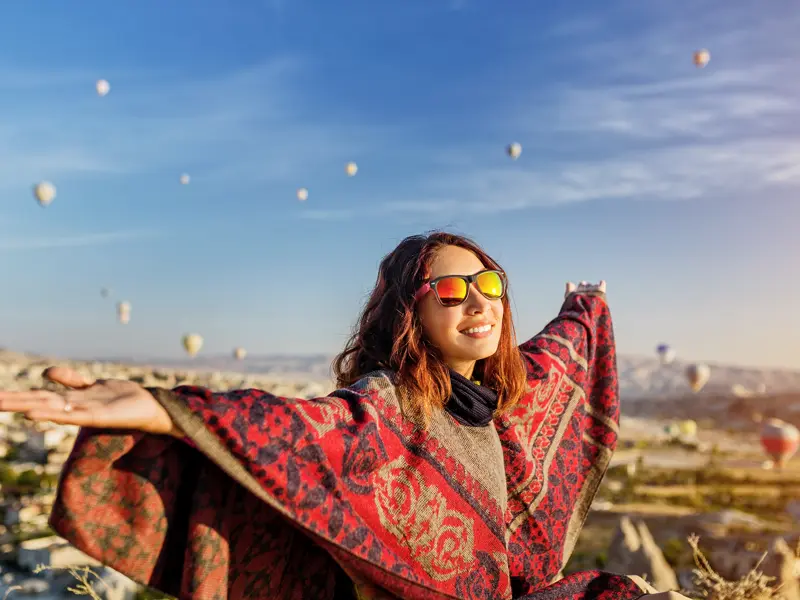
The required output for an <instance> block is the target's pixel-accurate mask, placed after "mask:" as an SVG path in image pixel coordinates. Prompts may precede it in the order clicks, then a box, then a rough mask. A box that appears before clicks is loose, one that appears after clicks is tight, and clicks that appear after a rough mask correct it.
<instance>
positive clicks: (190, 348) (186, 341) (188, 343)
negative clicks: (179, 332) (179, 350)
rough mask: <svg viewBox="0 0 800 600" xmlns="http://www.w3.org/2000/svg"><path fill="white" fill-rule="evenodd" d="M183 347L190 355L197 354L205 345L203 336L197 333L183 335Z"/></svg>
mask: <svg viewBox="0 0 800 600" xmlns="http://www.w3.org/2000/svg"><path fill="white" fill-rule="evenodd" d="M183 347H184V349H185V350H186V353H187V354H188V355H189V356H195V355H196V354H197V353H198V352H200V348H202V347H203V336H201V335H198V334H196V333H190V334H188V335H185V336H183Z"/></svg>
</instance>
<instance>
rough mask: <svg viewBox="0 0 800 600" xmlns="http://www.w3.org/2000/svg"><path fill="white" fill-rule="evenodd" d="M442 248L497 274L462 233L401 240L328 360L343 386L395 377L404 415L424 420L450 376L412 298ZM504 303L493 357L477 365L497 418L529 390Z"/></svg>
mask: <svg viewBox="0 0 800 600" xmlns="http://www.w3.org/2000/svg"><path fill="white" fill-rule="evenodd" d="M444 246H458V247H460V248H464V249H466V250H469V251H470V252H472V253H473V254H475V255H476V256H477V257H478V258H479V259H480V260H481V262H482V263H483V265H484V266H485V267H486V268H489V269H501V267H500V265H498V264H497V262H496V261H495V260H494V259H492V258H491V257H490V256H489V255H488V254H486V252H484V251H483V249H481V247H480V246H478V244H476V243H475V242H474V241H472V240H470V239H469V238H466V237H463V236H460V235H456V234H453V233H446V232H441V231H437V232H433V233H430V234H428V235H413V236H410V237H407V238H405V239H404V240H403V241H402V242H400V244H399V245H398V246H397V248H395V249H394V250H393V251H392V252H390V253H389V254H387V255H386V256H385V257H384V258H383V260H382V261H381V264H380V267H379V269H378V280H377V282H376V284H375V289H373V290H372V294H371V295H370V297H369V300H368V301H367V304H366V306H365V307H364V310H363V312H362V313H361V316H360V317H359V319H358V322H357V324H356V326H355V328H354V333H353V335H352V336H351V337H350V339H349V341H348V342H347V344H346V345H345V348H344V350H343V351H342V353H341V354H339V355H338V356H337V357H336V358H335V359H334V361H333V373H334V375H335V376H336V380H337V384H338V385H339V386H341V387H347V386H349V385H352V384H353V383H355V382H356V381H358V380H359V379H361V378H362V377H363V376H364V375H366V374H367V373H370V372H373V371H378V370H389V371H392V372H393V373H394V381H395V384H396V385H397V387H398V389H399V391H400V392H401V393H400V397H401V399H403V404H404V409H406V410H410V411H412V412H421V413H422V415H423V417H424V420H425V421H426V422H427V420H428V418H429V417H430V414H431V411H432V409H433V408H434V407H440V408H441V407H444V405H445V402H446V401H447V399H448V398H449V397H450V393H451V386H450V371H449V367H448V366H447V365H446V364H445V362H444V361H443V359H442V355H441V353H440V352H439V350H438V348H436V347H435V346H434V345H433V344H432V343H431V342H430V341H429V340H427V338H426V337H425V336H424V335H423V332H422V323H421V321H420V318H419V315H418V313H417V311H416V310H415V308H414V294H415V293H416V291H417V290H418V289H419V287H420V286H421V285H422V284H423V283H424V282H425V279H426V278H427V277H428V276H429V273H430V266H431V263H432V262H433V259H434V257H435V256H436V253H437V252H438V251H439V250H440V249H441V248H443V247H444ZM502 302H503V323H502V331H501V333H500V343H499V345H498V347H497V352H495V354H494V355H492V356H490V357H488V358H486V359H483V360H481V361H478V363H477V364H476V366H475V372H476V374H478V375H479V377H480V379H481V384H482V385H484V386H486V387H489V388H491V389H493V390H494V391H495V392H497V400H498V406H497V413H496V414H500V413H503V412H507V411H508V410H510V409H511V408H512V407H513V406H515V405H516V404H517V402H519V400H520V399H521V398H522V396H523V394H525V392H526V389H527V381H526V371H525V365H524V362H523V360H522V355H521V353H520V351H519V349H518V347H517V342H516V335H515V333H514V323H513V320H512V317H511V306H510V303H509V296H508V293H506V295H505V296H504V297H503V299H502Z"/></svg>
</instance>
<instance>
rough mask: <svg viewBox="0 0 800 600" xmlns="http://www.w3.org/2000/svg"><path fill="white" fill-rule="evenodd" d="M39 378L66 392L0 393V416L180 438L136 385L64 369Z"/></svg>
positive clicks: (53, 369)
mask: <svg viewBox="0 0 800 600" xmlns="http://www.w3.org/2000/svg"><path fill="white" fill-rule="evenodd" d="M43 377H44V378H45V379H48V380H50V381H52V382H55V383H60V384H61V385H64V386H66V387H67V388H70V389H69V390H68V391H66V392H63V393H58V392H51V391H48V390H29V391H24V392H2V391H0V412H20V413H23V414H24V415H25V416H26V417H27V418H28V419H31V420H32V421H51V422H53V423H61V424H64V425H79V426H81V427H96V428H103V429H106V428H107V429H138V430H140V431H144V432H147V433H158V434H168V435H172V436H175V437H181V436H182V433H181V432H180V430H179V429H178V428H176V427H175V426H174V425H173V423H172V419H171V418H170V416H169V414H168V413H167V411H166V410H165V409H164V407H163V406H161V405H160V404H159V403H158V401H157V400H156V399H155V398H154V397H153V395H152V394H151V393H150V392H148V391H147V390H146V389H144V388H143V387H142V386H140V385H139V384H137V383H134V382H132V381H127V380H124V379H105V380H103V379H101V380H97V381H93V380H89V379H86V378H85V377H84V376H83V375H81V374H80V373H78V372H77V371H75V370H73V369H68V368H64V367H50V368H49V369H47V370H46V371H45V372H44V374H43Z"/></svg>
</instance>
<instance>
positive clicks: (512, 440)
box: [498, 282, 619, 594]
mask: <svg viewBox="0 0 800 600" xmlns="http://www.w3.org/2000/svg"><path fill="white" fill-rule="evenodd" d="M520 351H521V353H522V356H523V359H524V361H525V365H526V368H527V371H528V385H529V388H530V389H529V392H528V393H527V394H526V395H525V396H524V398H523V399H522V400H521V401H520V402H519V404H517V406H515V407H514V409H513V410H512V411H511V412H510V413H508V415H505V416H504V417H503V418H502V419H501V420H500V421H499V425H500V426H499V427H498V433H499V434H500V437H501V441H502V443H503V446H504V448H505V461H506V478H507V481H508V514H509V518H508V522H507V528H508V536H509V545H508V547H509V569H510V572H511V576H512V581H514V586H515V590H519V592H520V593H521V594H522V593H531V592H533V591H534V590H535V586H536V585H537V582H541V581H553V580H554V579H555V578H557V577H558V575H559V573H560V572H561V569H562V568H563V566H564V565H565V564H566V562H567V560H568V559H569V557H570V555H571V553H572V549H573V548H574V546H575V542H576V540H577V537H578V534H579V533H580V531H581V528H582V526H583V522H584V520H585V518H586V515H587V514H588V511H589V507H590V505H591V502H592V499H593V498H594V495H595V494H596V492H597V488H598V486H599V484H600V481H601V479H602V477H603V475H604V474H605V471H606V469H607V467H608V464H609V462H610V459H611V455H612V453H613V450H614V449H615V447H616V444H617V435H618V431H619V396H618V386H617V365H616V349H615V343H614V333H613V328H612V324H611V314H610V313H609V310H608V306H607V304H606V300H605V284H604V283H602V282H601V284H599V285H596V286H594V285H589V284H585V283H583V284H581V285H580V286H574V285H572V284H568V285H567V294H566V298H565V299H564V302H563V304H562V307H561V310H560V311H559V313H558V316H556V318H555V319H553V320H552V321H550V323H548V324H547V325H546V326H545V328H544V329H543V330H542V331H541V332H539V333H538V334H536V335H535V336H533V337H532V338H531V339H530V340H528V341H527V342H525V343H524V344H522V345H521V346H520Z"/></svg>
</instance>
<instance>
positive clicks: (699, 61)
mask: <svg viewBox="0 0 800 600" xmlns="http://www.w3.org/2000/svg"><path fill="white" fill-rule="evenodd" d="M710 60H711V53H710V52H709V51H708V50H706V49H705V48H704V49H703V50H698V51H697V52H695V53H694V64H695V65H696V66H698V67H700V68H703V67H705V66H706V65H707V64H708V61H710Z"/></svg>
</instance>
